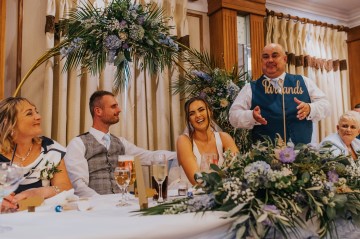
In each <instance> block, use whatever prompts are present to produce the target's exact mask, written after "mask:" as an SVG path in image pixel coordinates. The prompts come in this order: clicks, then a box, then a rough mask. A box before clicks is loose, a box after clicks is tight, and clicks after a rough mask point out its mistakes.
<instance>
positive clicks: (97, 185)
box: [79, 133, 125, 194]
mask: <svg viewBox="0 0 360 239" xmlns="http://www.w3.org/2000/svg"><path fill="white" fill-rule="evenodd" d="M79 137H80V138H81V140H82V141H83V142H84V145H85V158H86V159H87V161H88V165H89V187H90V188H92V189H94V190H95V191H96V192H97V193H99V194H112V193H119V192H120V189H119V187H118V186H117V184H116V182H115V179H114V169H115V167H116V166H117V160H118V155H123V154H125V147H124V145H123V143H122V142H121V141H120V139H119V138H118V137H115V136H113V135H111V136H110V138H111V143H110V147H109V150H107V149H106V148H105V146H104V145H102V144H100V143H99V142H98V141H97V140H96V139H95V138H94V136H93V135H92V134H89V133H85V134H82V135H79Z"/></svg>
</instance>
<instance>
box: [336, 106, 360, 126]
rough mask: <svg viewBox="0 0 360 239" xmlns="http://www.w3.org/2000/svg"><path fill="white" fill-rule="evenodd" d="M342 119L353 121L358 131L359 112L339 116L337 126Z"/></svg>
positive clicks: (349, 112)
mask: <svg viewBox="0 0 360 239" xmlns="http://www.w3.org/2000/svg"><path fill="white" fill-rule="evenodd" d="M344 119H348V120H354V121H355V122H356V126H357V128H358V129H359V128H360V113H359V112H356V111H354V110H350V111H347V112H345V113H344V114H342V115H341V116H340V118H339V122H338V124H340V122H341V121H342V120H344Z"/></svg>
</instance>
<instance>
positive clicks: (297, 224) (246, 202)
mask: <svg viewBox="0 0 360 239" xmlns="http://www.w3.org/2000/svg"><path fill="white" fill-rule="evenodd" d="M211 167H212V169H213V172H210V173H198V174H196V175H195V178H196V181H197V182H198V184H199V187H201V188H202V189H203V191H204V192H205V194H203V195H202V196H200V197H198V196H195V197H194V198H185V199H181V200H179V201H175V202H170V203H168V204H164V205H160V206H157V207H154V208H150V209H148V210H147V211H145V212H144V213H145V214H159V213H160V214H177V213H185V212H200V211H210V210H221V211H227V212H228V216H229V217H232V218H234V223H233V226H232V229H233V230H234V231H235V232H236V236H237V238H248V237H250V238H265V237H271V236H273V237H274V238H277V237H279V234H282V235H283V236H284V237H285V238H288V237H291V238H293V237H299V236H300V234H301V232H300V231H301V229H303V230H307V229H308V228H307V227H306V223H309V222H311V221H312V223H311V224H313V223H314V221H317V222H318V225H319V228H318V229H317V231H316V233H317V234H318V236H320V237H326V236H330V238H336V237H337V236H338V234H337V229H338V228H337V227H336V219H337V218H344V219H345V220H351V222H352V223H355V224H356V225H357V226H360V220H359V219H360V201H359V199H360V191H359V188H360V185H359V184H358V181H357V178H358V177H359V176H360V163H359V160H357V161H356V162H355V161H353V160H352V159H351V158H348V157H345V156H337V157H334V156H333V155H332V152H331V151H330V150H329V148H328V147H324V148H320V149H318V148H316V147H313V146H311V145H302V144H301V145H297V146H294V145H291V144H288V145H285V144H284V143H283V141H282V140H281V139H277V140H276V142H275V143H273V142H272V141H271V140H270V138H268V139H267V140H266V141H265V142H262V143H260V142H259V143H258V144H256V145H253V146H252V148H251V150H250V151H249V152H247V153H246V154H238V155H235V156H234V155H231V154H230V153H226V161H225V164H224V165H223V166H222V167H221V168H219V167H218V166H216V165H211ZM314 224H316V223H314ZM270 232H271V234H269V233H270Z"/></svg>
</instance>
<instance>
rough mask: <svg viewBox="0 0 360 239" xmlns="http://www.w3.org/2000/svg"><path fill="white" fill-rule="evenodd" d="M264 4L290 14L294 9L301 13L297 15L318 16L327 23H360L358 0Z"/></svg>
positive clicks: (269, 1) (270, 1) (271, 1)
mask: <svg viewBox="0 0 360 239" xmlns="http://www.w3.org/2000/svg"><path fill="white" fill-rule="evenodd" d="M266 6H267V8H269V9H271V10H274V11H276V10H277V11H281V12H284V13H288V14H291V15H293V14H296V13H292V12H294V11H295V12H297V14H298V15H299V14H300V15H301V13H303V16H299V17H307V16H306V15H307V14H310V16H311V15H312V16H313V17H316V16H320V17H321V18H323V19H324V20H325V21H326V22H328V23H333V24H339V25H345V26H348V27H355V26H359V25H360V0H340V1H339V0H267V1H266ZM281 9H283V10H281ZM285 11H286V12H285ZM308 18H311V17H308ZM312 20H320V21H321V20H322V19H313V18H312Z"/></svg>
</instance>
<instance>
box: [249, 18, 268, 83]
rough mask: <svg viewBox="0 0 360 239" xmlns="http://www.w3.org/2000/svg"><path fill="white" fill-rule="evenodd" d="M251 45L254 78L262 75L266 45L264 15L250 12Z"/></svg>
mask: <svg viewBox="0 0 360 239" xmlns="http://www.w3.org/2000/svg"><path fill="white" fill-rule="evenodd" d="M250 46H251V71H252V78H253V79H254V80H256V79H257V78H259V77H260V76H261V75H262V69H261V58H260V56H261V52H262V50H263V48H264V46H265V32H264V16H259V15H255V14H250Z"/></svg>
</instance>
